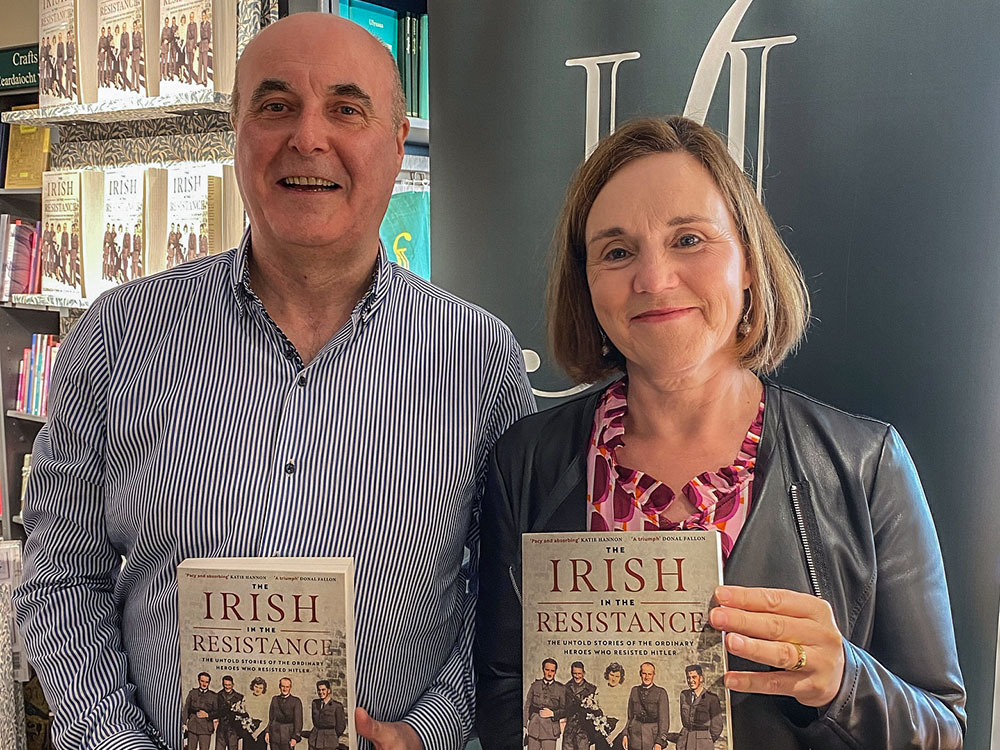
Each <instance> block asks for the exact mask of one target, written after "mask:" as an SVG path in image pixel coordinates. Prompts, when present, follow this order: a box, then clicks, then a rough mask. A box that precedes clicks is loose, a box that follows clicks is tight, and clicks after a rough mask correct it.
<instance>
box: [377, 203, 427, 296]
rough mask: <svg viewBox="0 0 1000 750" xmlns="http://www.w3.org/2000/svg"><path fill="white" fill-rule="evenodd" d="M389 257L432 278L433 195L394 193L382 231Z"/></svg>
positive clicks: (422, 276)
mask: <svg viewBox="0 0 1000 750" xmlns="http://www.w3.org/2000/svg"><path fill="white" fill-rule="evenodd" d="M379 235H380V236H381V238H382V244H384V245H385V249H386V252H387V253H388V255H389V260H391V261H393V262H394V263H397V264H399V265H400V266H402V267H403V268H408V269H409V270H410V271H412V272H413V273H415V274H417V276H420V277H421V278H423V279H427V280H428V281H430V278H431V194H430V191H428V190H406V191H403V192H398V193H394V194H393V196H392V199H391V200H390V201H389V209H388V210H387V211H386V212H385V218H384V219H383V220H382V226H381V228H380V230H379Z"/></svg>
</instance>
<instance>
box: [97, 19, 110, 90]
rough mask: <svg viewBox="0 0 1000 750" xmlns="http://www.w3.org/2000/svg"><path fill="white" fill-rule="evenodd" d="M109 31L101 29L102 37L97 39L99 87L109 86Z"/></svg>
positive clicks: (104, 28)
mask: <svg viewBox="0 0 1000 750" xmlns="http://www.w3.org/2000/svg"><path fill="white" fill-rule="evenodd" d="M108 51H109V50H108V30H107V28H106V27H104V26H102V27H101V35H100V36H99V37H97V85H98V86H107V83H108V62H109V61H108Z"/></svg>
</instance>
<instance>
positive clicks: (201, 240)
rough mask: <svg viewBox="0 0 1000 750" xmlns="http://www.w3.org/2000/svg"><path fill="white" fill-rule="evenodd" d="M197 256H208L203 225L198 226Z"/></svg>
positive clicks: (206, 236)
mask: <svg viewBox="0 0 1000 750" xmlns="http://www.w3.org/2000/svg"><path fill="white" fill-rule="evenodd" d="M198 257H199V258H207V257H208V235H207V234H206V233H205V225H204V224H200V225H199V226H198Z"/></svg>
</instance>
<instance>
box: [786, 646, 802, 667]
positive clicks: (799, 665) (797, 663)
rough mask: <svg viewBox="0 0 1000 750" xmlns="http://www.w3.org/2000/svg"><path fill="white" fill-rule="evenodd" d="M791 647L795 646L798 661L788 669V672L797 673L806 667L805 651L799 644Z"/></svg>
mask: <svg viewBox="0 0 1000 750" xmlns="http://www.w3.org/2000/svg"><path fill="white" fill-rule="evenodd" d="M792 645H793V646H795V650H796V651H797V652H798V654H799V659H798V661H797V662H795V665H794V666H791V667H789V668H788V671H789V672H798V671H799V670H800V669H802V667H804V666H805V665H806V650H805V649H804V648H802V645H801V644H799V643H793V644H792Z"/></svg>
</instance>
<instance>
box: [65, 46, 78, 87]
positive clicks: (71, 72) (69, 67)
mask: <svg viewBox="0 0 1000 750" xmlns="http://www.w3.org/2000/svg"><path fill="white" fill-rule="evenodd" d="M78 89H79V87H78V86H77V85H76V42H74V41H73V32H72V31H67V32H66V96H68V97H69V98H70V99H73V100H75V99H76V98H77V96H76V94H77V91H78Z"/></svg>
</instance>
